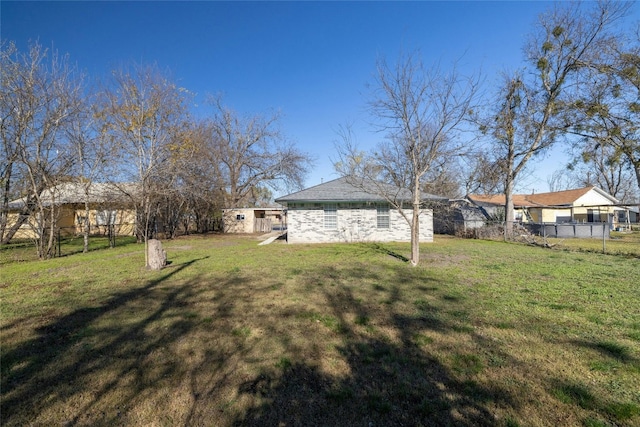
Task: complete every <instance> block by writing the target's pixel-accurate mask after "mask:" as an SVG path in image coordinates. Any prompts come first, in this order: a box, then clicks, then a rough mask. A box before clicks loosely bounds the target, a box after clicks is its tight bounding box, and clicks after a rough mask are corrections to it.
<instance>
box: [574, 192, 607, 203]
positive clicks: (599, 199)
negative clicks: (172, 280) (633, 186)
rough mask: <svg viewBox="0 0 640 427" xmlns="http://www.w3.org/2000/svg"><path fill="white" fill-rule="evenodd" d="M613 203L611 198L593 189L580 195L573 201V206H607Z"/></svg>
mask: <svg viewBox="0 0 640 427" xmlns="http://www.w3.org/2000/svg"><path fill="white" fill-rule="evenodd" d="M612 204H613V201H611V199H609V198H607V197H605V196H603V195H602V194H600V193H598V192H597V191H595V190H593V189H592V190H590V191H588V192H587V193H586V194H584V195H583V196H581V197H579V198H578V199H577V200H576V201H575V202H574V203H573V206H607V205H612Z"/></svg>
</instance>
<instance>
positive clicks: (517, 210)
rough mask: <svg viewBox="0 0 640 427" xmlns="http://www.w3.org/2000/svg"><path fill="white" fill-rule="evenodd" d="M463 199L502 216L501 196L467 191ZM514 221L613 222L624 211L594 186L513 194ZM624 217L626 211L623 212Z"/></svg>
mask: <svg viewBox="0 0 640 427" xmlns="http://www.w3.org/2000/svg"><path fill="white" fill-rule="evenodd" d="M467 199H468V200H469V201H471V202H472V203H474V204H475V205H476V206H479V207H481V208H482V209H483V210H484V211H485V212H486V214H487V216H488V217H489V218H495V219H499V220H504V217H505V216H504V205H505V196H504V194H500V195H479V194H470V195H468V196H467ZM513 208H514V214H515V219H516V221H520V222H523V223H538V224H539V223H594V222H608V223H610V224H612V227H615V226H616V225H617V222H618V219H619V212H621V211H622V212H625V211H626V212H628V211H629V208H626V207H624V206H622V205H621V204H620V202H619V201H618V200H617V199H616V198H615V197H613V196H611V195H610V194H608V193H607V192H605V191H603V190H601V189H600V188H598V187H593V186H592V187H584V188H578V189H574V190H565V191H555V192H550V193H537V194H514V195H513ZM627 217H628V214H627Z"/></svg>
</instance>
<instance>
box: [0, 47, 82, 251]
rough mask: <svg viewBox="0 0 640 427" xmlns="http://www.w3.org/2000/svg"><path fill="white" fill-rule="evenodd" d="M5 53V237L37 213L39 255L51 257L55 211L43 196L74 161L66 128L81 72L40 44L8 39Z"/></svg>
mask: <svg viewBox="0 0 640 427" xmlns="http://www.w3.org/2000/svg"><path fill="white" fill-rule="evenodd" d="M1 55H2V56H1V61H2V64H1V69H2V73H1V75H2V77H1V78H2V84H1V91H2V93H1V97H0V114H1V120H2V122H1V126H0V129H1V130H0V132H1V138H2V149H3V156H2V157H3V160H2V165H1V167H0V173H1V174H2V175H1V179H2V212H1V215H0V239H1V241H2V243H7V242H8V241H9V240H11V238H12V237H13V236H14V234H15V233H16V231H17V230H18V229H19V227H20V226H22V225H24V224H25V223H27V220H28V219H29V218H30V217H32V216H33V217H34V218H37V221H32V222H31V224H32V225H33V226H34V227H36V228H37V230H36V231H37V232H38V235H39V236H40V237H39V239H38V241H37V247H38V254H39V255H40V256H41V257H43V258H47V257H50V256H52V255H53V243H54V226H53V224H54V222H55V216H56V212H55V210H54V209H47V206H45V204H44V202H43V201H42V200H41V195H42V192H43V191H44V190H45V189H47V188H52V187H54V186H55V185H56V184H57V183H58V182H59V180H60V179H64V178H65V177H66V176H67V174H68V173H69V172H70V170H71V167H72V165H73V163H74V161H75V158H74V156H73V153H72V150H71V149H70V145H69V141H68V139H67V138H66V134H65V131H66V130H67V129H68V128H69V126H70V125H71V123H72V122H73V120H74V119H75V117H77V115H78V114H79V113H80V111H81V105H82V103H81V97H82V76H81V75H80V74H79V73H78V72H77V70H76V69H75V68H74V67H72V66H71V65H70V63H69V61H68V58H67V57H65V56H59V55H58V54H57V53H56V52H50V51H48V50H47V49H45V48H43V47H42V46H40V45H39V44H37V43H35V44H33V45H32V46H31V48H30V49H29V51H28V52H26V53H22V52H19V51H18V50H17V49H16V47H15V45H14V44H12V43H8V44H3V45H2V54H1ZM16 196H24V197H25V202H24V203H23V204H22V208H21V210H20V212H19V216H18V219H17V221H15V222H14V223H13V224H12V225H11V227H10V228H7V225H8V224H7V218H8V213H9V199H10V198H11V197H16ZM36 214H37V217H36V216H35V215H36Z"/></svg>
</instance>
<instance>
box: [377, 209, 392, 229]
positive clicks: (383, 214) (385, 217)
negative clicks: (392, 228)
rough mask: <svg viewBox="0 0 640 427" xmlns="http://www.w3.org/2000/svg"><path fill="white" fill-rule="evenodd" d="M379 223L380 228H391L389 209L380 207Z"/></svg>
mask: <svg viewBox="0 0 640 427" xmlns="http://www.w3.org/2000/svg"><path fill="white" fill-rule="evenodd" d="M377 211H378V215H377V223H378V225H377V226H378V228H389V207H388V206H378V208H377Z"/></svg>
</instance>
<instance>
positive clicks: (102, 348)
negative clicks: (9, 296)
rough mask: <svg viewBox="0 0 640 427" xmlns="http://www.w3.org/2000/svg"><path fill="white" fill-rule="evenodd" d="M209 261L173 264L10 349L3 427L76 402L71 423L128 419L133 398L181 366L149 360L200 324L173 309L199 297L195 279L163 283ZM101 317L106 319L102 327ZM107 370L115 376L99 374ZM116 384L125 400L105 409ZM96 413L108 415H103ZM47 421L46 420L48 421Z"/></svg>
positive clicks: (4, 373) (69, 417)
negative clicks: (155, 329)
mask: <svg viewBox="0 0 640 427" xmlns="http://www.w3.org/2000/svg"><path fill="white" fill-rule="evenodd" d="M206 258H208V257H206ZM203 259H205V258H201V259H196V260H192V261H189V262H186V263H184V264H180V265H176V266H173V267H172V268H171V269H169V268H168V269H167V270H166V271H168V272H167V273H166V274H164V275H163V276H161V277H159V278H158V279H156V280H153V281H150V282H148V284H146V285H144V286H142V287H136V288H134V289H132V290H130V291H126V292H122V293H119V294H116V295H114V296H113V297H112V298H110V299H109V300H108V301H107V302H105V303H104V304H103V305H100V306H97V307H83V308H79V309H77V310H75V311H73V312H71V313H70V314H68V315H66V316H64V317H61V318H59V319H57V320H55V321H53V322H51V323H50V324H48V325H45V326H42V327H40V328H38V329H37V330H36V331H37V334H38V335H37V336H36V337H35V338H33V339H30V340H28V341H25V342H24V343H22V344H20V345H19V346H17V347H16V348H13V349H11V350H9V351H5V352H3V355H2V395H3V399H2V403H1V406H0V410H1V414H2V423H3V425H24V424H31V423H33V422H34V419H35V418H36V417H38V416H39V415H40V414H42V413H43V412H45V411H53V412H60V409H59V408H56V406H60V405H68V404H69V402H70V401H76V404H75V405H72V407H74V411H73V412H72V413H66V414H64V415H62V416H63V417H64V422H63V424H64V425H77V424H86V422H87V420H86V419H83V417H84V418H86V417H88V418H89V419H93V420H95V419H96V418H97V419H101V420H102V421H103V422H104V423H105V424H109V422H111V423H113V422H115V423H122V422H124V420H123V419H122V418H121V417H122V414H123V412H124V410H125V407H126V405H127V402H128V401H130V400H131V399H133V398H134V397H135V396H136V395H137V394H140V393H143V392H144V390H145V388H146V387H152V386H155V385H154V384H153V383H154V382H155V381H157V380H159V379H161V378H163V376H165V375H168V374H169V373H170V372H171V371H173V370H175V369H176V366H172V365H167V366H161V367H154V368H153V369H151V368H149V367H148V366H145V364H146V363H147V361H146V360H145V358H147V357H148V356H149V355H150V354H153V353H154V352H155V351H161V350H162V349H164V348H165V347H166V346H167V345H169V344H170V343H171V342H175V341H176V340H179V339H180V337H181V336H182V335H183V334H184V333H186V332H187V331H189V330H190V329H192V328H194V326H195V324H196V323H197V321H196V319H191V318H189V316H184V315H181V314H180V313H178V312H175V313H173V312H172V310H173V309H175V308H176V307H180V306H181V305H184V302H185V301H187V300H189V299H191V298H193V296H194V295H193V292H192V290H191V283H190V282H187V283H184V284H182V285H179V286H175V287H170V288H165V289H161V287H160V285H161V284H162V283H163V282H165V281H167V280H168V279H170V278H171V277H172V276H174V275H175V274H177V273H179V272H180V271H182V270H184V269H187V268H188V267H190V266H191V265H193V264H194V263H196V262H198V261H201V260H203ZM136 310H139V311H140V315H139V316H138V317H137V316H135V314H134V315H131V313H134V312H135V311H136ZM123 313H124V315H123ZM99 320H100V321H101V322H103V323H101V324H100V325H99V326H95V323H94V322H96V321H99ZM111 320H112V322H111V323H109V322H110V321H111ZM120 321H123V322H125V324H120V323H119V322H120ZM104 322H107V324H108V325H109V326H108V327H106V326H104ZM127 322H128V324H127ZM160 322H164V323H163V324H164V325H165V329H164V330H163V331H162V332H161V333H157V334H150V333H149V332H148V331H147V330H146V329H147V328H149V327H155V325H157V324H158V323H160ZM154 324H155V325H154ZM9 327H11V326H9ZM3 329H6V328H3ZM104 372H109V374H108V375H106V377H105V378H100V379H98V380H96V379H95V377H99V376H100V375H101V373H104ZM125 383H127V386H126V387H123V385H124V384H125ZM130 384H135V386H134V387H129V385H130ZM117 388H120V390H118V393H121V394H123V396H122V398H121V399H120V405H116V406H115V407H113V408H111V411H110V413H105V412H104V411H105V408H104V405H101V400H102V399H103V398H104V396H106V395H107V394H109V393H112V392H113V391H114V390H115V389H117ZM124 390H127V391H124ZM67 412H69V411H68V410H67ZM92 412H102V413H101V414H99V416H97V417H96V416H95V414H92ZM57 416H60V414H57ZM108 420H111V421H108ZM53 421H55V422H56V423H60V421H61V420H60V419H57V418H56V419H53ZM42 422H44V423H47V421H46V419H45V420H43V421H41V423H42Z"/></svg>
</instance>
